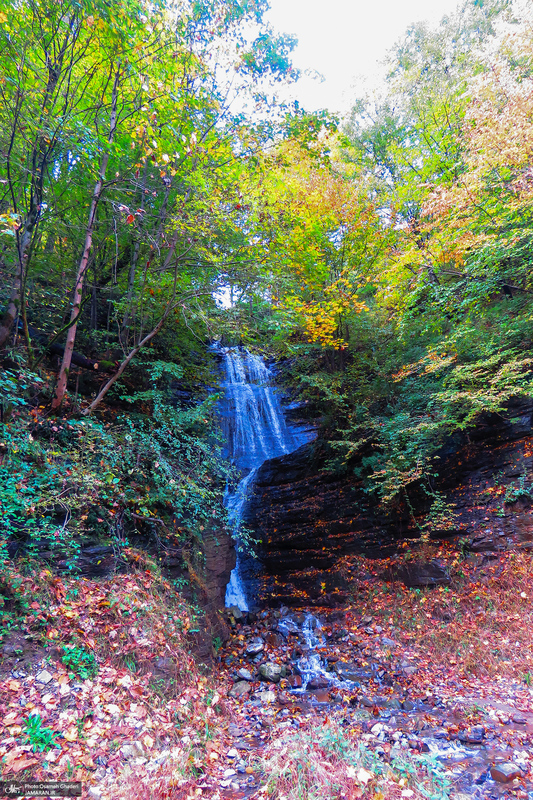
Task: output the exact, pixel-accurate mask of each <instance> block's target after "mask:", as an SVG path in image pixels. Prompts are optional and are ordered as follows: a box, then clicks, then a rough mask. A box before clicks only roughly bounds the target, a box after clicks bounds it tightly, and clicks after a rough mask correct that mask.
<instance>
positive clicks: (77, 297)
mask: <svg viewBox="0 0 533 800" xmlns="http://www.w3.org/2000/svg"><path fill="white" fill-rule="evenodd" d="M119 77H120V65H118V67H117V71H116V74H115V82H114V84H113V94H112V99H111V116H110V118H109V133H108V136H107V141H108V144H109V145H111V144H112V143H113V139H114V137H115V132H116V128H117V98H118V83H119ZM108 161H109V148H107V149H106V151H105V152H104V154H103V156H102V161H101V163H100V170H99V175H98V180H97V182H96V185H95V187H94V191H93V197H92V201H91V207H90V209H89V218H88V220H87V227H86V229H85V243H84V246H83V251H82V254H81V258H80V263H79V267H78V274H77V276H76V283H75V286H74V297H73V299H72V311H71V314H70V320H71V322H72V323H73V324H71V326H70V327H69V329H68V331H67V341H66V343H65V352H64V354H63V361H62V363H61V369H60V370H59V377H58V379H57V385H56V394H55V397H54V399H53V400H52V410H53V411H57V410H58V409H59V408H60V407H61V405H62V403H63V400H64V398H65V392H66V390H67V381H68V373H69V370H70V363H71V361H72V353H73V351H74V342H75V341H76V329H77V327H78V325H77V322H75V320H76V318H77V317H78V316H79V309H80V306H81V302H82V296H83V285H84V282H85V276H86V274H87V268H88V266H89V255H90V252H91V246H92V242H93V232H94V226H95V222H96V213H97V210H98V203H99V202H100V198H101V197H102V192H103V189H104V181H105V175H106V170H107V164H108Z"/></svg>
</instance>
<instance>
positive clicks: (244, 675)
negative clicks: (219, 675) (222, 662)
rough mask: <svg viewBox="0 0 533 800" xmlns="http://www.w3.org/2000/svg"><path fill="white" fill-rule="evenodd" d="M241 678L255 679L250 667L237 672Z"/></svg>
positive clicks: (244, 679) (245, 679)
mask: <svg viewBox="0 0 533 800" xmlns="http://www.w3.org/2000/svg"><path fill="white" fill-rule="evenodd" d="M237 675H238V676H239V678H242V680H243V681H253V677H252V673H251V672H250V670H249V669H246V668H245V667H243V668H242V669H240V670H239V671H238V672H237Z"/></svg>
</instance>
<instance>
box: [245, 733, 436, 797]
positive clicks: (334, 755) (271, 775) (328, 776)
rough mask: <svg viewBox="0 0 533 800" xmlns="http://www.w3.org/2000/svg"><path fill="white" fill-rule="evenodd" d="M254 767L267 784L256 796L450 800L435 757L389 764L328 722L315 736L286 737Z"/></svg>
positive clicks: (292, 734) (410, 759)
mask: <svg viewBox="0 0 533 800" xmlns="http://www.w3.org/2000/svg"><path fill="white" fill-rule="evenodd" d="M256 767H257V769H258V771H259V772H260V773H261V775H262V777H263V780H264V784H263V787H262V788H261V790H260V792H259V793H258V794H257V795H256V796H257V797H265V796H266V797H271V798H275V800H302V799H303V798H305V800H324V798H328V800H342V799H343V798H346V799H347V800H352V799H353V798H365V797H368V798H371V797H372V798H377V799H378V800H393V799H394V798H402V797H403V798H411V799H412V800H422V798H426V799H427V798H431V800H445V799H446V798H448V797H449V794H448V785H449V784H448V781H447V780H446V779H445V777H444V773H443V770H442V768H441V767H440V766H439V765H438V764H437V763H436V762H435V761H434V760H433V759H431V758H429V757H425V756H419V757H415V756H407V755H406V756H403V757H402V758H399V759H398V760H397V761H394V760H392V761H391V763H388V762H386V761H384V760H383V759H381V758H380V756H379V755H377V754H376V753H373V752H371V751H370V750H368V749H367V748H365V747H364V746H363V745H362V744H360V743H358V742H357V741H356V740H355V739H354V737H352V736H351V735H350V732H349V731H346V730H344V729H343V728H342V727H341V726H340V725H339V724H338V723H337V722H335V721H332V720H328V719H326V720H325V722H324V724H323V725H322V726H321V727H320V728H319V729H318V730H316V729H314V730H313V731H312V732H299V731H297V732H294V731H292V732H286V733H284V734H282V735H281V736H280V737H279V738H277V739H276V740H275V741H274V742H273V743H272V744H271V745H269V747H268V748H267V749H266V750H265V751H264V752H263V753H262V754H261V756H260V757H258V759H257V762H256Z"/></svg>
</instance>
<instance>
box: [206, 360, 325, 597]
mask: <svg viewBox="0 0 533 800" xmlns="http://www.w3.org/2000/svg"><path fill="white" fill-rule="evenodd" d="M222 355H223V362H224V377H225V380H224V381H223V382H222V387H223V389H224V396H223V399H222V401H221V409H220V415H221V419H222V425H223V428H224V433H225V436H226V441H227V455H228V457H229V459H230V460H231V461H232V463H233V464H234V465H235V466H236V467H237V469H238V470H239V471H240V472H241V474H242V476H243V477H242V478H241V480H240V482H239V483H238V485H237V486H236V487H235V488H230V489H228V490H227V492H226V499H225V503H226V508H227V509H228V518H229V522H230V525H231V527H232V530H233V537H234V539H235V540H236V542H237V545H238V544H239V528H240V526H241V522H242V517H243V512H244V509H245V506H246V502H247V500H248V499H249V497H250V493H251V492H252V491H253V484H254V479H255V476H256V473H257V470H258V469H259V467H260V466H261V464H263V463H264V462H265V461H267V460H268V459H271V458H276V457H277V456H281V455H283V454H285V453H291V452H292V451H293V450H296V449H297V448H298V447H300V446H301V445H302V444H304V443H305V442H307V441H309V440H310V439H311V438H312V436H313V434H312V433H311V432H310V431H309V430H307V429H305V428H297V427H295V426H289V425H287V424H286V422H285V418H284V416H283V410H282V407H281V403H280V400H279V397H278V395H277V393H276V391H275V389H274V387H273V386H272V372H271V370H270V369H269V368H268V367H267V366H266V364H265V362H264V361H263V359H262V358H261V357H260V356H257V355H254V354H253V353H250V352H248V350H246V349H244V348H241V347H227V348H224V349H223V350H222ZM225 602H226V606H233V605H235V606H238V607H239V608H240V609H241V611H248V610H249V605H250V603H249V599H248V598H247V597H246V587H245V585H244V581H243V579H242V575H241V557H240V556H239V548H238V547H237V565H236V567H235V569H234V570H233V572H232V573H231V579H230V582H229V583H228V586H227V589H226V601H225Z"/></svg>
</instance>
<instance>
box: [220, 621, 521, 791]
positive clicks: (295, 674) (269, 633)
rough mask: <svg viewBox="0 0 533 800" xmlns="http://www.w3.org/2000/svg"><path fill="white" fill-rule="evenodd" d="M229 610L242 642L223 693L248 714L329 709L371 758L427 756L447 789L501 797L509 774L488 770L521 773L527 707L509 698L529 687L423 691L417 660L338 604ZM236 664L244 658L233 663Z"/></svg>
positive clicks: (231, 662)
mask: <svg viewBox="0 0 533 800" xmlns="http://www.w3.org/2000/svg"><path fill="white" fill-rule="evenodd" d="M233 613H234V614H235V616H236V617H237V618H238V619H236V620H234V628H235V632H236V633H237V634H238V636H237V640H238V641H241V642H242V649H241V653H240V657H237V658H236V657H235V656H233V655H230V656H227V657H226V659H225V663H226V666H227V667H229V668H230V669H233V670H234V672H233V680H234V681H235V683H234V685H233V689H232V690H231V691H230V694H232V695H233V696H237V697H239V696H240V697H241V698H242V700H243V701H244V706H243V708H249V711H247V712H246V713H247V714H249V713H251V714H256V715H259V717H260V718H264V717H265V716H266V717H267V718H268V717H269V716H270V717H272V715H275V716H276V717H277V716H278V715H279V714H281V715H284V714H289V711H286V710H285V709H296V710H297V714H296V715H294V712H293V716H292V720H291V722H290V723H289V722H287V724H291V725H295V726H296V727H298V725H299V721H298V719H299V715H300V716H301V715H305V714H309V713H311V714H314V715H317V716H328V715H332V714H335V715H337V716H338V718H340V719H341V720H342V724H343V725H346V726H350V727H352V728H355V729H356V731H357V737H358V738H359V740H360V741H361V742H362V743H363V744H364V745H365V746H367V747H368V748H369V749H371V750H373V751H374V752H375V753H377V754H378V755H379V756H380V757H385V758H386V759H389V760H397V759H401V758H402V754H405V753H408V752H411V753H414V754H415V755H416V756H417V757H418V756H420V757H424V758H427V759H430V760H432V761H433V762H434V763H435V764H436V765H438V767H439V770H440V774H441V775H442V776H443V778H444V779H445V780H446V781H448V782H449V783H450V784H451V787H452V796H458V795H462V796H463V797H468V798H478V799H479V800H482V799H483V798H498V797H503V796H505V797H507V796H508V794H507V793H508V792H509V790H510V789H511V788H512V781H510V782H508V783H505V782H502V781H497V780H494V779H493V778H492V777H491V769H492V768H494V767H497V768H499V769H500V768H504V769H505V765H509V764H512V765H514V766H515V768H518V771H519V773H520V774H523V773H526V772H527V770H528V764H529V761H530V759H531V755H530V753H531V747H530V742H531V737H532V735H533V713H531V711H530V712H528V713H521V712H518V711H517V702H518V699H517V698H518V696H519V695H520V702H521V703H522V704H523V703H524V696H525V693H527V694H528V695H530V696H531V691H530V690H529V689H527V690H525V689H523V688H522V687H518V686H517V687H516V692H515V693H514V695H513V691H514V690H513V687H512V686H508V687H507V688H508V690H509V692H508V695H509V698H511V699H509V702H508V703H505V702H501V701H495V700H492V699H488V698H487V697H483V696H482V693H481V692H480V694H479V696H475V695H471V696H468V697H467V696H465V695H462V694H460V693H459V692H456V693H455V692H454V691H453V689H452V690H451V691H450V686H449V684H448V685H445V684H444V683H443V686H442V687H439V686H433V687H432V689H431V691H428V690H426V692H425V693H423V692H421V691H420V687H421V686H424V683H423V681H420V684H418V682H417V680H416V676H417V672H418V669H419V667H418V666H417V664H416V660H415V659H409V660H408V659H406V658H405V655H404V651H403V650H402V648H401V647H400V645H399V644H398V643H396V642H394V641H393V640H392V639H389V638H387V637H386V636H383V635H381V631H380V630H379V626H373V625H372V620H371V618H369V617H364V618H362V619H361V620H360V621H359V623H358V624H357V626H356V627H355V629H354V626H353V624H351V625H350V627H351V630H348V629H347V627H344V624H343V623H344V622H345V614H344V612H343V611H341V610H340V609H337V610H333V611H331V612H330V613H329V614H328V612H324V614H323V615H322V614H321V615H317V614H315V613H312V612H310V611H308V610H302V611H301V612H293V611H290V612H289V610H288V609H286V608H282V609H280V610H265V611H262V612H260V613H259V614H258V615H257V618H256V621H255V622H254V624H245V621H246V617H247V615H243V616H242V617H239V612H238V610H237V609H234V610H233ZM250 621H251V620H250ZM232 646H235V641H234V644H233V645H232ZM239 664H241V665H242V664H247V665H248V667H247V668H246V667H245V668H243V667H241V670H240V671H238V670H237V669H236V668H237V666H238V665H239ZM247 671H248V673H249V674H248V675H247V676H246V673H247ZM243 676H246V677H245V678H244V680H243ZM254 690H255V691H254ZM513 696H514V697H515V700H513V699H512V697H513ZM531 699H533V697H531ZM531 699H530V701H529V705H531ZM280 709H281V711H280ZM289 719H291V717H290V716H289V717H287V720H289ZM283 724H284V723H282V725H283ZM317 724H320V723H317ZM526 742H527V743H526ZM525 789H526V792H527V793H526V794H523V795H521V796H524V797H525V796H527V797H528V798H529V800H533V785H529V784H526V785H525Z"/></svg>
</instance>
